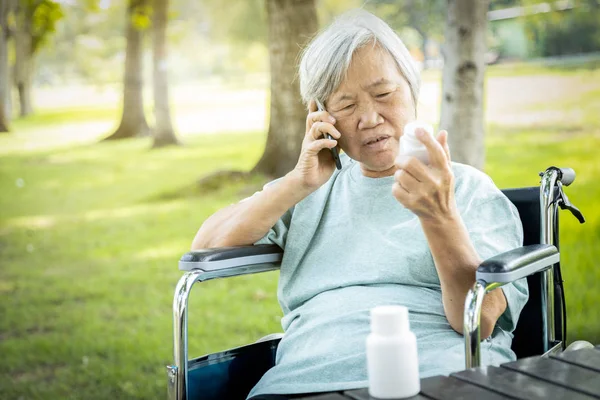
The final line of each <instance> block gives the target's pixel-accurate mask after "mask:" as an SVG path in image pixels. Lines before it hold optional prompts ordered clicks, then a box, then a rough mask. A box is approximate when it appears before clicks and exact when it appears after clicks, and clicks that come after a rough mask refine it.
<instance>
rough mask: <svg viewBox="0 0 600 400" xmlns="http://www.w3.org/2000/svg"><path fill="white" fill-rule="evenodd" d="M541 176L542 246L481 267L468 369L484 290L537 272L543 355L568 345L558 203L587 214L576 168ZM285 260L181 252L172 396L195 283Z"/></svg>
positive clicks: (476, 351) (246, 251)
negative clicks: (562, 316)
mask: <svg viewBox="0 0 600 400" xmlns="http://www.w3.org/2000/svg"><path fill="white" fill-rule="evenodd" d="M540 176H541V184H540V205H541V208H540V210H541V211H540V213H541V215H540V222H541V227H542V230H541V237H540V244H537V245H529V246H523V247H520V248H517V249H514V250H511V251H508V252H506V253H502V254H500V255H498V256H495V257H492V258H490V259H488V260H486V261H484V262H483V263H482V264H481V265H480V266H479V267H478V269H477V273H476V281H475V284H474V285H473V287H472V288H471V289H470V290H469V292H468V293H467V297H466V300H465V311H464V325H463V333H464V337H465V366H466V368H472V367H477V366H479V364H480V357H481V354H480V343H481V337H480V317H481V306H482V303H483V298H484V296H485V294H486V293H487V292H489V291H491V290H493V289H496V288H498V287H500V286H502V285H504V284H507V283H510V282H514V281H516V280H518V279H521V278H524V277H527V276H529V275H532V274H535V273H537V272H542V271H543V272H542V273H543V277H542V308H543V311H544V312H543V313H542V319H543V335H544V355H548V354H552V353H557V352H560V351H561V350H562V349H563V348H564V343H563V342H562V341H557V340H556V337H555V314H554V304H555V303H554V294H555V293H554V265H555V264H557V263H558V262H559V259H560V255H559V252H558V249H557V248H556V246H555V238H556V233H557V232H555V231H554V226H555V218H556V215H557V211H558V207H559V206H560V207H561V208H567V209H569V210H570V211H571V212H572V213H573V214H574V215H575V216H576V217H577V218H578V219H579V220H580V222H582V223H583V216H582V215H581V213H580V212H579V210H577V208H575V207H574V206H572V205H571V204H570V203H569V200H568V198H567V196H566V195H565V193H564V191H563V189H562V187H563V185H564V186H568V185H570V184H571V183H572V182H573V181H574V179H575V172H574V171H573V170H571V169H568V168H565V169H559V168H556V167H550V168H548V169H547V170H546V171H545V172H543V173H540ZM282 258H283V250H282V249H281V248H279V247H278V246H276V245H262V246H240V247H229V248H219V249H206V250H197V251H192V252H188V253H186V254H184V255H183V256H182V258H181V259H180V261H179V269H180V270H183V271H188V272H186V273H185V274H184V275H183V276H182V277H181V279H180V280H179V282H178V283H177V287H176V289H175V295H174V299H173V333H174V341H173V344H174V360H173V361H174V362H173V365H169V366H167V370H168V391H169V397H168V398H169V399H170V400H184V399H187V398H188V396H187V389H188V337H187V331H188V329H187V328H188V327H187V323H188V299H189V295H190V292H191V290H192V287H193V285H194V284H195V283H196V282H205V281H208V280H211V279H217V278H226V277H232V276H239V275H246V274H254V273H259V272H267V271H274V270H277V269H279V263H280V262H281V260H282Z"/></svg>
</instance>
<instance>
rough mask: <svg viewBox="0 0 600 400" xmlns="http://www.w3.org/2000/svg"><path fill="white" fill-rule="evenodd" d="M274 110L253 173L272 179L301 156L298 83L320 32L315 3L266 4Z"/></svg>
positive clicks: (280, 0)
mask: <svg viewBox="0 0 600 400" xmlns="http://www.w3.org/2000/svg"><path fill="white" fill-rule="evenodd" d="M266 5H267V15H268V21H269V57H270V64H271V106H270V113H271V114H270V115H271V120H270V123H269V132H268V135H267V143H266V147H265V151H264V153H263V155H262V157H261V159H260V161H259V162H258V164H257V165H256V166H255V167H254V168H253V170H252V172H260V173H263V174H266V175H270V176H273V177H279V176H283V175H285V174H286V173H287V172H289V171H291V170H292V169H293V168H294V166H295V165H296V162H297V161H298V156H299V155H300V150H301V148H302V138H303V137H304V130H305V127H306V113H307V111H306V108H305V107H304V105H303V104H302V101H301V98H300V86H299V82H298V79H296V71H297V65H298V60H299V55H300V52H301V50H302V48H303V47H304V46H305V45H306V43H307V41H308V40H309V39H310V38H311V37H312V36H313V35H314V34H315V32H316V31H317V29H318V20H317V12H316V8H315V0H267V2H266Z"/></svg>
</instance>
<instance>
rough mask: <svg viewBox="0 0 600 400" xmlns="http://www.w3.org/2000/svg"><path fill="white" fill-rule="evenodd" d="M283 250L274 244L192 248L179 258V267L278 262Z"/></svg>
mask: <svg viewBox="0 0 600 400" xmlns="http://www.w3.org/2000/svg"><path fill="white" fill-rule="evenodd" d="M282 258H283V250H282V249H281V247H279V246H277V245H274V244H261V245H256V246H252V245H250V246H236V247H218V248H214V249H201V250H193V251H190V252H188V253H185V254H184V255H183V256H181V258H180V259H179V269H180V270H184V271H189V270H192V269H202V270H204V271H215V270H221V269H226V268H232V267H241V266H247V265H255V264H271V263H279V262H281V259H282Z"/></svg>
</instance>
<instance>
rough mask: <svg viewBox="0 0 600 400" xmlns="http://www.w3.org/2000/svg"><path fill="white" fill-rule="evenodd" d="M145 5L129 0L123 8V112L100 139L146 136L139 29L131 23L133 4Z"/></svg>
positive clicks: (140, 0) (134, 5)
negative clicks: (116, 125) (125, 46)
mask: <svg viewBox="0 0 600 400" xmlns="http://www.w3.org/2000/svg"><path fill="white" fill-rule="evenodd" d="M145 5H146V0H131V1H130V2H129V6H128V7H127V28H126V33H125V35H126V39H127V48H126V50H125V75H124V78H123V114H122V116H121V123H120V124H119V127H118V128H117V130H116V131H115V132H114V133H113V134H112V135H110V136H109V137H107V138H106V139H104V140H117V139H125V138H132V137H139V136H148V134H149V128H148V123H147V122H146V116H145V115H144V101H143V94H142V89H143V87H144V84H143V70H142V56H143V52H142V38H143V32H142V30H140V29H139V28H138V27H136V26H135V23H134V19H133V16H134V14H135V9H136V7H142V6H145Z"/></svg>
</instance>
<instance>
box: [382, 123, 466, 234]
mask: <svg viewBox="0 0 600 400" xmlns="http://www.w3.org/2000/svg"><path fill="white" fill-rule="evenodd" d="M416 134H417V138H418V139H419V140H420V141H421V142H422V143H423V144H424V145H425V147H426V148H427V151H428V153H429V165H425V164H423V163H422V162H421V161H420V160H418V159H417V158H415V157H411V156H403V155H399V156H398V157H397V158H396V161H395V164H396V166H397V167H398V170H397V171H396V173H395V174H394V185H393V187H392V194H393V195H394V197H395V198H396V199H397V200H398V201H399V202H400V203H401V204H402V205H403V206H404V207H406V208H408V209H409V210H411V211H412V212H414V213H415V214H416V215H417V216H418V217H419V219H421V221H422V222H425V221H427V222H433V223H436V222H443V221H444V220H447V219H448V218H453V217H456V215H457V213H458V212H457V209H456V203H455V201H454V174H453V173H452V167H451V164H450V150H449V148H448V132H446V131H440V133H438V136H437V140H436V139H435V138H434V137H433V136H432V135H429V134H427V133H426V132H425V131H424V130H422V129H417V132H416Z"/></svg>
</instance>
